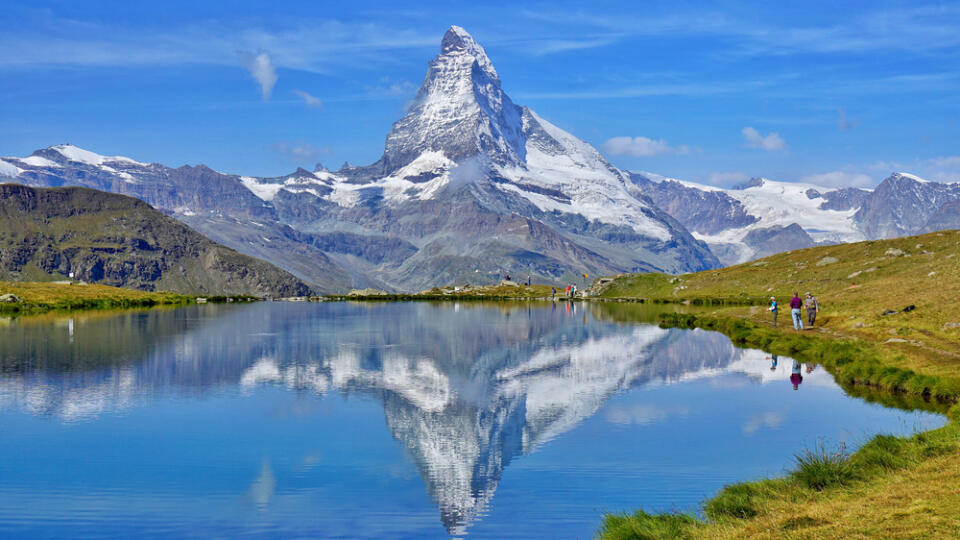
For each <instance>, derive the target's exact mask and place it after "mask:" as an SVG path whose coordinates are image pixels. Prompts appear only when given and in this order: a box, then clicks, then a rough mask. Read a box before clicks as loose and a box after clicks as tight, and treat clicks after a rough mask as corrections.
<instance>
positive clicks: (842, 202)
mask: <svg viewBox="0 0 960 540" xmlns="http://www.w3.org/2000/svg"><path fill="white" fill-rule="evenodd" d="M870 196H871V192H870V191H868V190H865V189H860V188H842V189H837V190H834V191H828V192H826V193H823V194H822V195H821V198H822V199H823V203H821V204H820V208H821V209H823V210H839V211H845V210H857V209H859V208H861V207H862V206H863V205H864V203H866V202H867V200H868V199H870Z"/></svg>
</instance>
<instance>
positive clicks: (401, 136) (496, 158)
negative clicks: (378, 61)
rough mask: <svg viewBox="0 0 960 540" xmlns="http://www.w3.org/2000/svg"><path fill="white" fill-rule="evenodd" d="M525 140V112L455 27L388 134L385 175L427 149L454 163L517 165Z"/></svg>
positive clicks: (468, 38)
mask: <svg viewBox="0 0 960 540" xmlns="http://www.w3.org/2000/svg"><path fill="white" fill-rule="evenodd" d="M524 142H525V141H524V136H523V121H522V111H521V109H520V108H519V107H517V106H516V105H514V104H513V102H512V101H510V98H509V97H508V96H507V95H506V94H504V92H503V89H501V87H500V77H499V76H497V70H496V69H494V67H493V63H491V62H490V59H489V58H488V57H487V53H486V51H484V50H483V47H481V46H480V45H479V44H478V43H477V42H476V41H474V39H473V38H472V37H471V36H470V34H468V33H467V32H466V30H464V29H463V28H460V27H459V26H452V27H450V29H449V30H447V33H446V34H444V36H443V40H442V41H441V45H440V54H439V55H437V57H436V58H434V59H433V60H432V61H431V62H430V67H429V69H428V70H427V76H426V77H425V78H424V80H423V84H422V85H421V86H420V91H419V92H417V96H416V98H415V99H414V101H413V104H412V105H411V106H410V109H409V111H408V112H407V114H406V116H404V117H403V118H402V119H400V120H399V121H398V122H397V123H395V124H394V125H393V129H392V130H390V133H389V134H388V135H387V143H386V149H385V151H384V154H383V164H384V172H385V173H387V174H389V173H392V172H394V171H395V170H397V169H399V168H401V167H403V166H405V165H407V164H409V163H410V162H412V161H414V160H415V159H416V158H417V157H418V156H420V155H422V154H423V153H424V152H429V151H439V152H442V153H443V154H444V156H445V157H447V158H448V159H451V160H454V161H460V160H462V159H464V158H469V157H473V156H476V155H478V154H484V155H486V156H487V157H489V158H490V159H491V160H492V161H493V162H494V163H498V164H504V165H505V164H518V163H522V162H523V158H524V154H525V148H524Z"/></svg>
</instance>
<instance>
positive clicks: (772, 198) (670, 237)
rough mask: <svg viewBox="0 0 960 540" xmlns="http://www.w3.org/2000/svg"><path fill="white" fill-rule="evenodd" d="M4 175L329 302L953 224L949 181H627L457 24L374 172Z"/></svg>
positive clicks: (16, 165) (706, 259)
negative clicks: (109, 208)
mask: <svg viewBox="0 0 960 540" xmlns="http://www.w3.org/2000/svg"><path fill="white" fill-rule="evenodd" d="M4 177H5V178H9V179H10V180H11V181H14V182H17V183H21V184H26V185H30V186H41V187H56V186H66V185H73V186H85V187H91V188H95V189H100V190H104V191H110V192H114V193H121V194H125V195H130V196H133V197H137V198H139V199H142V200H143V201H146V202H147V203H149V204H150V205H152V206H154V207H156V208H158V209H160V210H162V211H163V212H165V213H167V214H170V215H172V216H174V217H176V218H177V219H179V220H180V221H182V222H183V223H186V224H187V225H189V226H190V227H192V228H194V229H196V230H197V231H199V232H201V233H203V234H204V235H206V236H208V237H210V238H211V239H213V240H215V241H217V242H219V243H222V244H224V245H226V246H228V247H231V248H233V249H235V250H237V251H240V252H242V253H246V254H248V255H251V256H254V257H259V258H262V259H265V260H268V261H270V262H272V263H274V264H276V265H277V266H280V267H282V268H284V269H285V270H287V271H289V272H291V273H292V274H294V275H296V276H297V277H298V278H300V279H302V280H303V281H305V282H306V283H308V284H310V285H311V286H312V287H314V288H315V289H317V290H319V291H322V292H338V291H344V290H346V289H349V288H353V287H376V288H383V289H389V290H406V291H410V290H420V289H424V288H428V287H431V286H437V285H447V284H456V283H474V284H481V283H491V282H493V281H495V280H497V279H498V277H500V276H502V275H504V274H509V275H513V276H521V277H525V276H526V275H531V276H533V280H534V281H542V282H550V283H563V282H569V281H574V282H581V283H582V282H583V281H586V279H585V278H584V277H583V274H587V275H588V276H590V278H589V279H592V277H593V276H596V275H603V274H614V273H619V272H637V271H662V272H673V273H676V272H689V271H698V270H704V269H709V268H715V267H718V266H720V265H722V264H732V263H737V262H743V261H746V260H749V259H752V258H756V257H760V256H764V255H768V254H771V253H775V252H778V251H784V250H789V249H796V248H800V247H808V246H812V245H816V244H818V243H832V242H848V241H855V240H862V239H869V238H882V237H890V236H897V235H903V234H915V233H918V232H923V231H926V230H931V228H945V227H956V226H960V185H958V184H938V183H934V182H926V181H923V180H921V179H919V178H917V177H914V176H911V175H908V174H904V173H898V174H894V175H893V176H891V177H890V178H888V179H887V180H885V181H884V182H883V183H882V184H881V185H880V186H879V187H878V188H876V189H875V190H872V191H871V190H863V189H856V188H846V189H829V188H822V187H818V186H812V185H805V184H796V183H784V182H774V181H771V180H766V179H755V180H752V181H751V182H749V183H748V184H746V185H744V186H740V187H737V188H733V189H718V188H714V187H710V186H703V185H698V184H693V183H690V182H684V181H680V180H673V179H667V178H663V177H659V176H657V175H653V174H650V173H633V172H627V171H622V170H620V169H618V168H616V167H614V166H613V165H612V164H610V163H609V162H608V161H607V160H606V159H604V157H603V156H602V155H600V153H599V152H597V150H596V149H594V148H593V147H592V146H590V145H589V144H587V143H585V142H583V141H581V140H580V139H577V138H576V137H574V136H573V135H571V134H569V133H567V132H565V131H563V130H561V129H559V128H557V127H556V126H554V125H552V124H550V123H549V122H547V121H546V120H544V119H543V118H541V117H540V116H538V115H537V114H536V113H535V112H533V111H532V110H530V109H529V108H527V107H520V106H517V105H515V104H514V103H513V102H512V101H511V99H510V97H509V96H507V95H506V94H505V93H504V92H503V90H502V88H501V83H500V78H499V75H498V74H497V72H496V69H495V68H494V66H493V64H492V62H491V61H490V59H489V58H488V57H487V55H486V53H485V51H484V50H483V48H482V47H481V46H480V45H479V44H477V43H476V42H475V41H474V40H473V38H472V37H471V36H470V35H469V34H467V33H466V32H465V31H464V30H463V29H462V28H459V27H456V26H454V27H451V28H450V29H449V30H448V31H447V32H446V34H445V35H444V36H443V39H442V42H441V51H440V54H439V55H438V56H437V57H436V58H434V59H433V60H432V61H431V62H430V64H429V67H428V70H427V75H426V77H425V78H424V81H423V84H422V86H421V87H420V90H419V92H418V93H417V96H416V98H415V99H414V101H413V103H412V104H411V106H410V108H409V110H408V112H407V113H406V115H405V116H404V117H403V118H401V119H400V120H399V121H397V122H396V123H395V124H394V125H393V128H392V129H391V130H390V132H389V133H388V134H387V138H386V144H385V148H384V153H383V155H382V157H381V158H380V159H379V160H378V161H377V162H375V163H373V164H371V165H368V166H364V167H355V166H351V165H348V164H345V165H344V166H343V167H341V168H340V169H339V170H337V171H328V170H326V169H324V168H322V167H320V166H318V168H317V169H316V170H314V171H307V170H305V169H298V170H297V171H295V172H294V173H292V174H290V175H285V176H281V177H276V178H258V177H249V176H239V175H230V174H223V173H220V172H217V171H214V170H212V169H210V168H208V167H206V166H203V165H198V166H194V167H191V166H183V167H179V168H176V169H174V168H170V167H167V166H164V165H160V164H156V163H153V164H147V163H141V162H138V161H134V160H132V159H129V158H124V157H108V156H102V155H99V154H95V153H92V152H89V151H86V150H83V149H80V148H77V147H75V146H72V145H58V146H52V147H49V148H45V149H42V150H38V151H36V152H34V153H33V154H32V155H30V156H28V157H25V158H3V159H0V178H4Z"/></svg>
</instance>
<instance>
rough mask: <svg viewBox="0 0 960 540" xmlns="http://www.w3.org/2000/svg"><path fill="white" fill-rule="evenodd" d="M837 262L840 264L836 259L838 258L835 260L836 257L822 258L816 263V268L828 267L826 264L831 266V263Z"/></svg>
mask: <svg viewBox="0 0 960 540" xmlns="http://www.w3.org/2000/svg"><path fill="white" fill-rule="evenodd" d="M838 262H840V259H838V258H836V257H824V258H822V259H820V260H819V261H817V266H826V265H828V264H833V263H838Z"/></svg>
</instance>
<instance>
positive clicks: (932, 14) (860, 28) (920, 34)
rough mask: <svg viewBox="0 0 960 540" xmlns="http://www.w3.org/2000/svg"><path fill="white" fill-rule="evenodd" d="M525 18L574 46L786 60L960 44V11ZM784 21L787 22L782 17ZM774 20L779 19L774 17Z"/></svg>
mask: <svg viewBox="0 0 960 540" xmlns="http://www.w3.org/2000/svg"><path fill="white" fill-rule="evenodd" d="M522 15H523V16H525V17H527V18H531V19H536V20H539V21H545V22H550V23H553V24H558V25H564V26H566V27H567V28H568V29H570V31H571V32H573V36H571V37H570V38H569V39H571V40H572V41H575V40H576V39H577V38H578V37H580V36H579V35H578V33H581V34H582V33H596V31H597V30H606V31H608V32H612V33H614V35H615V38H616V39H626V38H631V37H640V38H668V39H669V38H690V37H694V38H713V39H718V40H722V42H723V43H722V45H723V48H722V49H721V50H720V52H721V53H726V54H737V55H764V56H781V55H791V54H826V53H870V52H877V51H903V52H908V53H911V54H922V53H926V52H930V51H951V50H953V49H955V48H956V47H957V46H958V45H960V32H957V23H958V21H960V7H958V6H954V5H939V6H936V7H915V8H914V7H908V8H903V9H890V8H887V7H883V8H880V9H874V10H866V11H863V12H862V13H860V14H858V15H857V16H856V17H854V19H853V20H850V21H844V23H843V24H834V23H827V24H818V25H817V24H791V23H790V22H781V21H777V22H776V23H773V22H768V21H765V20H764V18H763V16H762V15H760V16H755V17H750V18H749V19H747V18H744V17H738V16H736V15H733V14H731V12H730V11H729V10H728V12H724V13H721V12H715V11H709V10H698V11H697V12H694V13H690V12H686V13H670V14H652V15H643V16H634V15H625V14H623V13H616V14H608V13H603V12H602V11H599V10H591V11H589V12H587V11H570V10H549V11H533V10H526V11H523V12H522ZM779 19H783V18H782V17H779ZM771 20H775V19H773V18H772V17H771Z"/></svg>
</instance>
